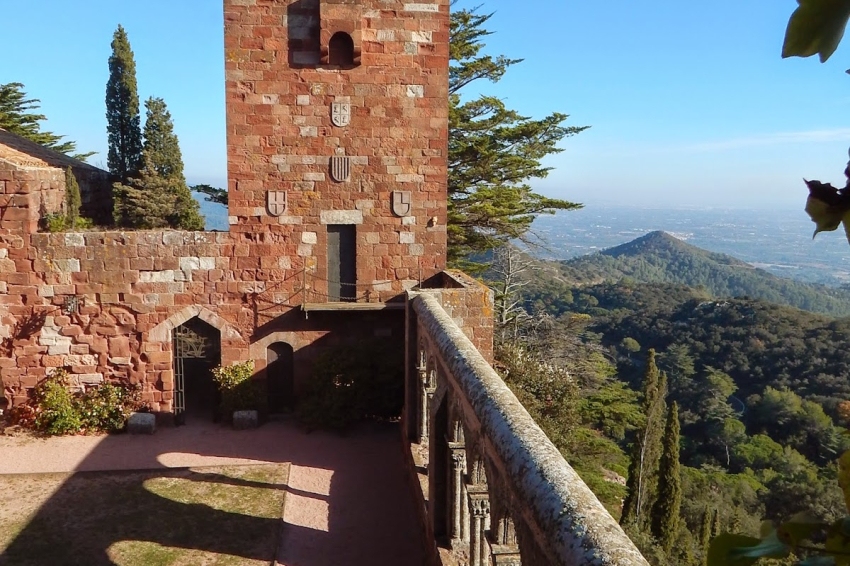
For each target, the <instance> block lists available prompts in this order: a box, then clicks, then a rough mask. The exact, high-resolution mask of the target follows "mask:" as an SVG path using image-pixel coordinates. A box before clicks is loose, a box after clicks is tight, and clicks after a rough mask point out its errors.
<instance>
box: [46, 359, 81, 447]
mask: <svg viewBox="0 0 850 566" xmlns="http://www.w3.org/2000/svg"><path fill="white" fill-rule="evenodd" d="M68 385H69V378H68V373H67V372H66V371H64V370H59V371H56V372H54V373H53V375H52V376H50V377H48V378H47V379H45V380H44V381H42V382H41V383H40V384H38V386H37V387H36V388H35V391H34V397H35V405H36V408H37V411H38V416H37V417H36V419H35V424H36V428H37V429H38V430H40V431H42V432H45V433H47V434H57V435H58V434H73V433H75V432H79V431H80V430H81V429H82V428H83V418H82V415H81V414H80V411H79V410H78V407H77V404H76V403H75V402H74V396H73V395H72V394H71V392H70V391H69V390H68Z"/></svg>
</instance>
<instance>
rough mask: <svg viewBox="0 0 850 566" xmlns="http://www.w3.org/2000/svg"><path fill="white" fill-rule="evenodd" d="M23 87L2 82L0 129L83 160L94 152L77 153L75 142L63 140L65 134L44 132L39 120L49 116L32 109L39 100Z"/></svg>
mask: <svg viewBox="0 0 850 566" xmlns="http://www.w3.org/2000/svg"><path fill="white" fill-rule="evenodd" d="M23 88H24V85H23V84H21V83H7V84H0V128H2V129H4V130H6V131H8V132H11V133H13V134H16V135H19V136H21V137H24V138H27V139H28V140H31V141H34V142H35V143H37V144H40V145H43V146H44V147H46V148H48V149H52V150H53V151H58V152H59V153H64V154H65V155H67V156H69V157H73V158H74V159H81V160H82V159H86V158H87V157H89V156H91V155H94V153H84V154H78V153H76V151H77V144H76V143H75V142H72V141H61V140H62V138H63V137H64V136H58V135H56V134H54V133H53V132H45V131H42V129H41V124H40V122H41V121H43V120H46V119H47V117H46V116H45V115H44V114H37V113H34V112H33V111H35V110H38V108H39V102H40V101H39V100H38V99H37V98H27V94H26V93H25V92H24V91H23Z"/></svg>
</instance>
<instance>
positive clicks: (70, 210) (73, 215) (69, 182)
mask: <svg viewBox="0 0 850 566" xmlns="http://www.w3.org/2000/svg"><path fill="white" fill-rule="evenodd" d="M81 205H82V197H81V196H80V185H79V184H78V183H77V178H76V177H75V176H74V171H73V170H72V169H71V166H70V165H69V166H68V168H67V169H65V217H66V218H67V219H68V227H69V228H76V227H77V219H79V217H80V206H81Z"/></svg>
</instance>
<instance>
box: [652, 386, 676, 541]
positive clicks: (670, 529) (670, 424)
mask: <svg viewBox="0 0 850 566" xmlns="http://www.w3.org/2000/svg"><path fill="white" fill-rule="evenodd" d="M657 494H658V497H657V499H656V500H655V503H654V504H653V506H652V512H651V521H650V527H651V531H652V535H653V536H654V537H655V538H656V539H657V540H658V542H659V544H660V545H661V548H663V549H664V551H665V552H667V553H668V554H669V553H670V552H671V551H672V550H673V547H674V545H675V543H676V538H677V535H678V531H679V510H680V508H681V506H682V478H681V476H680V472H679V406H678V405H677V404H676V403H675V402H673V405H672V406H671V407H670V411H668V413H667V425H666V426H665V427H664V442H663V450H662V453H661V460H660V462H659V466H658V490H657Z"/></svg>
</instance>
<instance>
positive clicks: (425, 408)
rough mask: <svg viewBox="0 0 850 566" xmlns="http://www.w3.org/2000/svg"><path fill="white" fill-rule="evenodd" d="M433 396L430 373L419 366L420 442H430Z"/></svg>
mask: <svg viewBox="0 0 850 566" xmlns="http://www.w3.org/2000/svg"><path fill="white" fill-rule="evenodd" d="M433 396H434V393H433V392H431V393H430V394H429V392H428V373H427V372H426V371H425V368H419V444H424V443H426V442H428V419H429V418H430V409H431V402H430V401H431V398H432V397H433Z"/></svg>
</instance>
